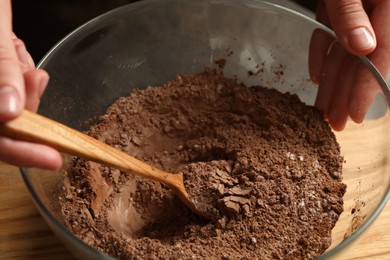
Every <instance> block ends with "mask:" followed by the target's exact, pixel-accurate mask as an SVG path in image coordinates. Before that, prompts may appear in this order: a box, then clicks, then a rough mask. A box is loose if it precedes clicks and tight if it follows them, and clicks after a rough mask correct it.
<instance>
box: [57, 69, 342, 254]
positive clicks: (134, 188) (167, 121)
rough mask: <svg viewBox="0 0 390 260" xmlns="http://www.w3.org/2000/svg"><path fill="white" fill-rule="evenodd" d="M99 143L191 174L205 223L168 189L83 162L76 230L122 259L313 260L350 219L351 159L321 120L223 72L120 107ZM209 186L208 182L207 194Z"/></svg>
mask: <svg viewBox="0 0 390 260" xmlns="http://www.w3.org/2000/svg"><path fill="white" fill-rule="evenodd" d="M88 134H89V135H91V136H93V137H95V138H97V139H99V140H101V141H103V142H105V143H107V144H109V145H111V146H114V147H116V148H118V149H121V150H123V151H125V152H127V153H129V154H131V155H132V156H134V157H137V158H138V159H140V160H143V161H145V162H147V163H149V164H152V165H154V166H155V167H158V168H161V169H163V170H165V171H168V172H173V173H177V172H182V173H183V174H184V177H185V186H186V189H187V190H188V192H189V193H190V194H191V196H192V197H193V198H194V200H195V202H196V203H198V204H199V205H208V206H210V207H208V208H209V209H210V211H209V213H210V214H211V215H212V220H205V219H202V218H200V217H199V216H196V215H195V214H193V213H192V212H191V211H190V210H189V209H188V208H186V207H185V206H184V204H183V203H182V202H181V201H180V200H179V199H178V198H176V196H175V195H174V194H173V192H172V191H171V190H170V189H169V188H167V187H165V186H164V185H162V184H160V183H157V182H154V181H150V180H146V179H142V178H140V177H138V176H134V175H133V174H131V173H122V172H119V170H116V169H113V168H109V167H105V166H102V165H100V164H97V163H93V162H88V161H84V160H81V159H78V158H75V159H74V160H73V163H72V165H71V166H70V167H69V169H67V171H66V180H67V182H66V183H68V184H67V185H65V187H64V190H65V194H64V197H63V198H62V213H63V218H64V223H65V225H66V226H67V227H68V228H69V229H70V230H71V231H72V232H73V233H74V234H76V235H77V236H78V237H79V238H81V239H82V240H83V241H84V242H85V243H87V244H89V245H91V246H92V247H94V248H96V249H97V250H99V251H102V252H105V253H107V254H109V255H112V256H113V257H116V258H119V259H189V258H191V259H192V258H195V259H198V258H201V259H206V258H207V259H312V258H315V257H316V256H318V255H321V254H322V253H323V252H324V251H325V250H326V249H327V248H328V247H329V246H330V244H331V230H332V228H333V227H334V225H335V223H336V221H337V220H338V218H339V215H340V214H341V212H342V211H343V195H344V193H345V190H346V186H345V185H344V184H343V183H342V181H341V170H342V162H343V158H342V157H341V156H340V149H339V145H338V143H337V142H336V139H335V136H334V134H333V133H332V131H331V129H330V128H329V126H328V124H327V123H326V122H325V121H324V120H323V117H322V115H321V113H320V112H319V111H318V110H317V109H316V108H314V107H311V106H307V105H305V104H303V103H302V102H301V101H300V100H299V99H298V97H297V96H295V95H291V94H288V93H286V94H281V93H279V92H277V91H276V90H271V89H267V88H263V87H258V86H255V87H246V86H244V85H243V84H240V83H238V82H237V81H236V80H233V79H227V78H225V77H224V76H223V75H222V72H219V71H215V70H206V71H204V72H202V73H198V74H191V75H181V76H177V77H176V78H175V79H173V80H172V81H170V82H168V83H166V84H164V85H163V86H159V87H148V88H146V89H145V90H137V91H134V92H133V93H132V94H131V95H130V96H129V97H123V98H119V99H118V100H117V101H116V102H115V103H114V104H113V105H112V106H111V107H110V108H109V109H108V110H107V113H106V114H105V115H103V116H101V117H100V119H99V120H98V122H97V123H96V124H95V125H94V126H92V127H91V129H90V131H89V132H88ZM205 183H207V185H205Z"/></svg>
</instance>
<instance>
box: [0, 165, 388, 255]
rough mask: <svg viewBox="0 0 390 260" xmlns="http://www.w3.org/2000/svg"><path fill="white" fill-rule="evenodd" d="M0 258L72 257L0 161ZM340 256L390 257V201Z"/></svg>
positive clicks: (15, 174)
mask: <svg viewBox="0 0 390 260" xmlns="http://www.w3.org/2000/svg"><path fill="white" fill-rule="evenodd" d="M0 213H1V214H0V259H53V258H55V259H56V260H59V259H74V257H73V256H72V255H71V254H70V253H69V252H68V250H67V249H66V248H65V247H64V246H63V245H62V244H61V242H60V241H59V239H58V238H57V237H56V236H55V235H54V234H53V233H52V232H51V230H50V228H49V227H48V225H47V224H46V223H45V221H44V220H43V218H42V217H41V216H40V215H39V212H38V211H37V209H36V207H35V205H34V203H33V201H32V200H31V198H30V194H29V192H28V190H27V188H26V187H25V185H24V182H23V180H22V178H21V176H20V173H19V170H18V169H17V168H16V167H12V166H9V165H7V164H4V163H2V162H0ZM343 259H375V260H377V259H390V204H389V203H388V204H387V206H386V207H385V209H384V210H383V211H382V213H381V214H380V216H379V218H377V219H376V221H375V222H374V223H373V224H372V225H371V226H370V228H369V229H368V230H367V231H366V232H365V233H364V234H363V235H362V237H361V239H360V240H359V241H358V242H357V243H356V244H355V245H353V248H352V249H351V250H350V251H349V253H348V255H347V257H346V258H344V257H343Z"/></svg>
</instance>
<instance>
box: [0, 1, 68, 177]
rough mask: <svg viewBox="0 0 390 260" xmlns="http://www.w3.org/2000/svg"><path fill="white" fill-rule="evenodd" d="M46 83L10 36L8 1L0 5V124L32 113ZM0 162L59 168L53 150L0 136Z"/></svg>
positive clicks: (45, 76)
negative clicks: (22, 113)
mask: <svg viewBox="0 0 390 260" xmlns="http://www.w3.org/2000/svg"><path fill="white" fill-rule="evenodd" d="M48 80H49V75H48V74H47V72H45V71H44V70H41V69H35V64H34V61H33V59H32V58H31V56H30V54H29V53H28V52H27V50H26V47H25V45H24V43H23V41H22V40H20V39H18V38H17V37H16V36H15V35H14V33H13V32H12V13H11V1H10V0H6V1H0V123H5V122H7V121H9V120H12V119H14V118H16V117H17V116H19V115H20V113H21V112H22V110H23V109H28V110H30V111H34V112H35V111H36V110H37V108H38V105H39V100H40V97H41V95H42V93H43V92H44V90H45V88H46V85H47V83H48ZM0 160H2V161H5V162H7V163H10V164H13V165H16V166H22V167H40V168H45V169H51V170H55V169H58V168H59V167H60V166H61V164H62V159H61V156H60V154H59V153H58V152H57V151H56V150H54V149H53V148H50V147H47V146H44V145H41V144H35V143H29V142H24V141H20V140H14V139H10V138H7V137H3V136H0Z"/></svg>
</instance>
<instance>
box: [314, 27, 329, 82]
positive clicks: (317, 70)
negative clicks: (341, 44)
mask: <svg viewBox="0 0 390 260" xmlns="http://www.w3.org/2000/svg"><path fill="white" fill-rule="evenodd" d="M334 41H335V40H334V38H333V37H331V36H330V35H329V34H327V33H326V32H324V31H322V30H320V29H317V30H315V31H314V32H313V34H312V37H311V41H310V46H309V54H310V55H309V74H310V78H311V80H312V81H313V82H314V83H316V84H319V83H320V79H321V74H322V70H323V66H324V64H325V61H326V58H327V57H328V52H329V50H330V46H331V45H332V43H334Z"/></svg>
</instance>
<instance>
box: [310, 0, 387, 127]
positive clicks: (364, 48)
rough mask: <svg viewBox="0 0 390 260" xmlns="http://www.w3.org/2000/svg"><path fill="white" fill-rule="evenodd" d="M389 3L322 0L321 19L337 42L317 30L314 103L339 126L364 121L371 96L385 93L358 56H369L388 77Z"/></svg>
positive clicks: (312, 71) (314, 39) (313, 55)
mask: <svg viewBox="0 0 390 260" xmlns="http://www.w3.org/2000/svg"><path fill="white" fill-rule="evenodd" d="M389 12H390V1H388V0H365V1H362V0H320V2H319V5H318V9H317V17H316V18H317V20H318V21H319V22H321V23H323V24H325V25H327V26H329V27H330V28H332V29H333V30H334V31H335V33H336V36H337V39H338V42H337V43H335V42H334V41H333V39H331V38H329V37H327V36H325V35H324V34H322V33H320V32H315V33H314V34H313V37H312V41H311V46H310V54H309V70H310V76H311V78H312V80H313V81H314V82H315V83H318V84H319V89H318V94H317V99H316V103H315V105H316V106H317V107H318V108H319V109H320V110H322V111H323V112H324V115H325V117H326V119H327V120H328V121H329V123H330V125H331V126H332V127H333V128H334V129H335V130H342V129H344V127H345V124H346V121H347V119H348V117H350V118H351V119H352V120H353V121H355V122H357V123H361V122H362V121H363V120H364V116H365V114H366V113H367V111H368V109H369V107H370V105H371V103H372V101H373V99H374V98H375V96H376V94H377V93H379V92H380V91H381V89H380V87H379V84H378V83H377V82H376V80H375V79H374V78H373V77H372V76H370V72H368V71H367V69H366V68H364V66H362V63H361V61H360V60H359V59H357V58H356V57H355V56H353V55H367V57H368V58H369V59H370V60H371V62H372V63H373V64H374V65H375V66H376V67H377V68H378V70H379V71H380V72H381V74H382V75H384V76H386V75H387V73H388V71H389V68H390V15H389Z"/></svg>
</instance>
